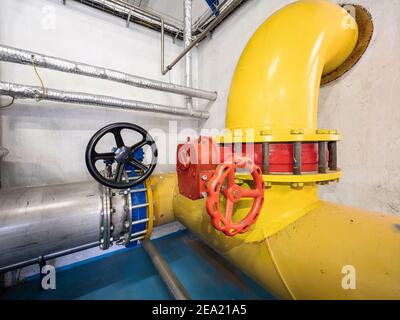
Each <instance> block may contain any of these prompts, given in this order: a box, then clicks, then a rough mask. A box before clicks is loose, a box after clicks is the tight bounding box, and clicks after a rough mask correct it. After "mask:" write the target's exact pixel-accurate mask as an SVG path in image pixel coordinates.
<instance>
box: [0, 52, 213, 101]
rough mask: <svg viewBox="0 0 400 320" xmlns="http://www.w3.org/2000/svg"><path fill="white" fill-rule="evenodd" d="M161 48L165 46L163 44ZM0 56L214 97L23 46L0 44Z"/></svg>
mask: <svg viewBox="0 0 400 320" xmlns="http://www.w3.org/2000/svg"><path fill="white" fill-rule="evenodd" d="M162 50H164V47H163V46H162ZM0 60H2V61H7V62H12V63H19V64H26V65H32V62H33V61H34V63H35V66H37V67H41V68H46V69H51V70H56V71H61V72H66V73H72V74H79V75H83V76H88V77H92V78H100V79H105V80H110V81H114V82H119V83H123V84H126V85H131V86H134V87H139V88H145V89H152V90H160V91H165V92H171V93H175V94H180V95H185V96H190V97H195V98H200V99H207V100H212V101H214V100H215V99H216V98H217V93H216V92H212V91H205V90H200V89H194V88H190V87H185V86H181V85H177V84H173V83H168V82H163V81H158V80H152V79H148V78H144V77H139V76H136V75H131V74H128V73H124V72H120V71H116V70H112V69H106V68H103V67H98V66H94V65H89V64H85V63H80V62H75V61H71V60H66V59H62V58H56V57H52V56H48V55H44V54H41V53H37V52H32V51H28V50H22V49H18V48H13V47H9V46H4V45H0Z"/></svg>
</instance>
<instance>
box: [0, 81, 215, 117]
mask: <svg viewBox="0 0 400 320" xmlns="http://www.w3.org/2000/svg"><path fill="white" fill-rule="evenodd" d="M0 95H8V96H11V97H14V98H18V99H41V100H49V101H57V102H64V103H74V104H85V105H92V106H99V107H110V108H118V109H126V110H137V111H147V112H158V113H164V114H170V115H177V116H184V117H193V118H198V119H208V117H209V113H208V112H207V111H195V110H187V109H185V108H178V107H173V106H166V105H161V104H155V103H149V102H144V101H137V100H126V99H120V98H116V97H110V96H102V95H95V94H90V93H83V92H70V91H61V90H56V89H50V88H46V90H45V94H44V95H43V92H42V88H41V87H37V86H27V85H22V84H16V83H8V82H2V81H0Z"/></svg>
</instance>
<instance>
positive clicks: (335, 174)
mask: <svg viewBox="0 0 400 320" xmlns="http://www.w3.org/2000/svg"><path fill="white" fill-rule="evenodd" d="M341 175H342V172H341V171H340V170H338V171H330V172H329V171H328V172H327V173H303V174H301V175H294V174H264V175H263V180H264V182H266V183H310V182H328V181H332V182H337V181H338V180H339V179H340V176H341ZM235 177H236V178H237V179H240V180H245V181H248V180H253V179H252V177H251V175H249V174H244V173H238V174H236V175H235ZM267 186H268V184H267ZM294 187H296V186H294Z"/></svg>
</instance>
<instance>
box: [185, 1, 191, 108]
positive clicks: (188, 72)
mask: <svg viewBox="0 0 400 320" xmlns="http://www.w3.org/2000/svg"><path fill="white" fill-rule="evenodd" d="M183 42H184V46H185V48H187V47H188V46H190V43H191V42H192V0H183ZM185 85H186V86H187V87H191V86H192V53H191V52H188V53H187V54H186V56H185ZM185 104H186V108H187V109H189V110H192V109H193V100H192V98H191V97H188V96H187V97H185Z"/></svg>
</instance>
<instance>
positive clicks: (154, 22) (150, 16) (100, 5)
mask: <svg viewBox="0 0 400 320" xmlns="http://www.w3.org/2000/svg"><path fill="white" fill-rule="evenodd" d="M75 1H76V2H80V3H82V4H86V5H88V6H90V7H94V8H97V9H100V10H102V11H105V12H108V13H113V14H117V15H118V16H119V17H121V16H125V17H127V18H128V19H129V21H131V20H133V21H136V22H141V23H143V24H144V25H145V26H152V28H153V29H154V28H161V24H160V20H159V18H158V17H157V15H156V14H154V13H153V12H149V11H146V10H144V9H143V8H139V7H137V6H134V5H132V4H131V3H127V2H125V3H121V2H120V3H118V2H116V1H111V0H75ZM165 30H166V31H167V32H168V33H170V34H171V35H174V36H176V35H182V26H179V25H176V24H173V23H172V22H166V23H165Z"/></svg>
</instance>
